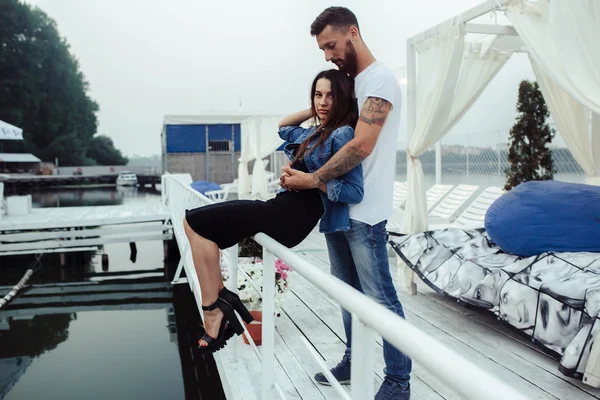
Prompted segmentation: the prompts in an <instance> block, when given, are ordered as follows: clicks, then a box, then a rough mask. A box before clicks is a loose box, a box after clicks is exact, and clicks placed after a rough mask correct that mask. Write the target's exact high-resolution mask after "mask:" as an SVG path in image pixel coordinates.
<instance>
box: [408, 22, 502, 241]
mask: <svg viewBox="0 0 600 400" xmlns="http://www.w3.org/2000/svg"><path fill="white" fill-rule="evenodd" d="M481 48H482V46H481V44H480V43H478V44H471V43H466V44H465V43H464V34H463V33H462V29H461V28H460V26H458V25H449V26H447V27H446V29H445V30H444V31H443V32H442V33H441V34H440V35H439V36H438V37H436V38H434V39H433V40H432V41H431V42H429V43H427V42H426V43H424V44H423V45H421V46H419V47H417V50H418V51H420V53H419V59H418V60H419V62H418V69H417V86H416V95H417V109H416V115H417V120H416V126H415V131H414V132H413V133H412V136H411V138H410V143H409V146H408V154H409V157H410V162H409V167H408V198H407V202H406V209H405V210H406V211H405V213H404V222H403V226H402V231H403V232H405V233H416V232H422V231H424V230H426V229H427V202H426V197H425V188H424V186H423V169H422V167H421V163H420V162H419V160H418V158H417V157H419V156H420V155H421V154H423V153H424V152H425V151H426V150H427V149H428V148H429V147H430V146H432V145H433V144H435V143H436V142H437V141H438V140H440V139H441V138H442V137H443V136H444V135H445V134H446V133H447V132H448V131H449V130H450V129H451V128H452V127H453V126H454V125H455V124H456V123H457V122H458V121H459V120H460V119H461V118H462V116H463V115H464V114H465V112H466V111H467V110H468V109H469V108H470V107H471V105H472V104H473V103H474V102H475V101H476V100H477V98H479V96H480V95H481V93H482V92H483V90H484V89H485V88H486V87H487V85H488V83H489V82H490V81H491V80H492V79H493V78H494V76H496V74H497V73H498V71H499V70H500V69H501V68H502V67H503V66H504V64H505V63H506V61H508V59H509V58H510V54H505V53H499V52H497V51H494V50H490V49H489V48H485V49H484V51H481ZM409 84H411V83H410V82H409Z"/></svg>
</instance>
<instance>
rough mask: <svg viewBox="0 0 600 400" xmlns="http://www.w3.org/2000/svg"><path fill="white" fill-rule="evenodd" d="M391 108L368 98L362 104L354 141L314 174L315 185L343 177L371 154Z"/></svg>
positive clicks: (383, 101)
mask: <svg viewBox="0 0 600 400" xmlns="http://www.w3.org/2000/svg"><path fill="white" fill-rule="evenodd" d="M391 108H392V105H391V104H390V102H389V101H387V100H383V99H380V98H378V97H368V98H367V100H366V101H365V103H364V104H363V107H362V110H361V111H360V116H359V118H358V123H357V124H356V129H355V130H354V139H352V140H351V141H349V142H348V143H346V144H345V145H344V146H343V147H342V148H341V149H340V150H339V151H338V152H337V153H335V154H334V155H333V156H332V157H331V158H330V159H329V161H327V163H325V165H323V166H322V167H321V168H320V169H319V170H318V171H316V172H315V173H314V175H315V177H316V178H317V179H318V181H317V182H316V183H317V185H318V184H320V183H323V182H327V181H328V180H331V179H333V178H337V177H339V176H342V175H344V174H345V173H346V172H348V171H350V170H351V169H352V168H354V167H356V166H357V165H358V164H360V163H361V162H362V161H363V160H364V159H365V158H367V157H368V156H369V154H371V152H372V151H373V149H374V148H375V144H376V143H377V138H378V137H379V133H380V132H381V129H382V128H383V124H385V121H386V119H387V116H388V114H389V112H390V110H391Z"/></svg>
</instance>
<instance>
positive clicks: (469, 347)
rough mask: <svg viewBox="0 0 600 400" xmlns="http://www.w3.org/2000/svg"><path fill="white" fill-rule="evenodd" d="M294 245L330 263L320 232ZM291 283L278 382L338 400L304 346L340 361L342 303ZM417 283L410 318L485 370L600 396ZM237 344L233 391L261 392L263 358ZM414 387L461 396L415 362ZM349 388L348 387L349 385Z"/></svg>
mask: <svg viewBox="0 0 600 400" xmlns="http://www.w3.org/2000/svg"><path fill="white" fill-rule="evenodd" d="M295 250H296V251H298V252H300V253H301V254H303V255H304V256H305V257H306V258H307V259H308V260H310V261H311V262H312V263H314V264H315V265H317V266H319V267H320V268H323V269H325V270H329V260H328V257H327V251H326V248H325V243H324V237H323V236H322V235H320V234H318V233H315V232H313V233H312V234H311V235H310V236H309V237H308V238H307V239H306V240H305V241H304V242H303V243H302V244H300V245H299V246H298V247H297V248H296V249H295ZM390 264H391V266H392V273H393V276H395V275H396V274H395V270H396V267H395V259H390ZM290 288H291V292H289V293H288V296H287V297H286V300H285V302H284V304H283V310H282V315H281V317H280V318H277V320H276V335H275V336H276V337H275V340H276V350H275V354H276V358H277V360H276V366H275V371H276V382H277V383H278V384H279V385H280V386H281V389H282V391H283V392H284V394H285V396H286V398H287V399H310V400H314V399H337V398H339V396H338V395H337V393H336V392H335V391H334V389H332V388H331V387H328V386H322V385H319V384H317V383H315V382H314V381H313V379H312V376H313V375H314V374H315V372H318V371H319V367H318V364H317V363H316V362H315V360H314V359H313V358H312V356H311V354H310V351H309V350H308V349H307V347H306V346H305V344H304V339H306V340H307V341H308V342H309V343H310V345H311V346H312V348H313V349H314V350H315V351H316V352H317V353H318V354H319V355H320V357H322V359H323V360H324V362H325V363H326V364H327V365H329V366H330V367H333V366H335V365H336V364H337V363H338V362H339V361H340V359H341V357H342V354H343V351H344V349H345V345H344V341H345V336H344V330H343V326H342V320H341V316H340V312H339V306H338V305H337V304H336V303H335V302H333V301H331V300H330V299H329V298H328V297H327V296H326V295H324V294H322V293H320V292H319V291H317V290H316V289H314V288H313V287H312V285H311V284H310V283H308V282H307V281H306V280H305V279H304V278H302V277H301V276H299V275H298V274H293V275H292V277H291V282H290ZM418 290H419V293H418V294H417V295H416V296H407V295H404V294H402V293H400V299H401V301H402V304H403V306H404V310H405V313H406V317H407V320H408V321H409V322H410V323H412V324H414V325H415V326H417V327H418V328H420V329H422V330H423V331H425V332H427V333H428V334H430V335H432V336H433V337H435V338H436V339H438V340H440V341H441V342H442V343H444V344H445V345H447V346H449V347H451V348H453V349H454V350H456V351H459V352H460V353H461V354H463V355H464V356H466V357H468V358H470V359H471V360H472V361H474V362H476V363H477V364H478V365H480V366H481V368H482V369H485V370H487V371H489V372H490V373H493V374H495V375H496V376H497V377H499V378H500V379H502V380H503V381H504V382H508V383H510V384H511V385H512V386H513V387H514V388H516V389H517V390H519V391H521V392H522V393H523V394H525V395H527V396H529V397H530V398H531V399H568V400H592V399H600V390H598V389H593V388H591V387H588V386H586V385H583V384H582V383H581V381H577V380H574V379H570V378H567V377H565V376H564V375H562V374H561V373H560V372H559V371H558V362H557V361H556V360H554V359H552V358H550V357H548V356H547V355H545V354H544V353H542V352H541V351H540V350H538V349H537V348H535V347H533V346H532V345H531V344H530V343H528V342H527V340H526V339H524V338H523V337H521V336H519V335H517V334H516V333H515V331H514V330H513V329H511V328H510V327H508V326H506V325H504V324H502V323H500V322H499V321H497V319H496V318H495V317H494V316H491V315H490V314H487V313H484V312H479V311H477V310H471V309H467V308H465V307H463V306H460V305H457V304H456V303H454V302H452V301H449V300H448V299H445V298H443V297H442V296H440V295H438V294H436V293H435V292H433V291H432V290H431V289H429V288H428V287H426V286H425V285H424V284H422V283H421V284H419V289H418ZM239 340H240V342H241V339H239ZM235 348H236V346H227V347H226V350H225V353H226V354H227V358H228V361H229V363H230V364H231V367H232V371H231V373H232V375H233V376H235V380H236V382H237V384H238V388H237V390H236V389H234V391H235V392H236V393H237V394H241V396H240V398H243V399H249V400H253V399H259V398H260V382H261V373H260V363H259V362H258V360H257V357H256V355H255V354H254V353H253V352H252V350H251V348H250V346H247V345H244V344H243V343H241V344H239V345H238V346H237V356H236V354H235ZM377 351H378V360H377V365H376V369H375V371H374V377H375V381H374V384H375V385H376V386H377V387H378V386H379V384H380V383H381V381H382V379H383V350H382V347H381V339H380V338H379V339H378V346H377ZM411 386H412V392H413V395H412V398H413V399H415V400H416V399H421V400H441V399H447V400H458V399H460V398H461V397H460V396H459V395H458V394H456V393H455V392H453V391H451V390H450V389H449V388H448V386H447V385H446V384H445V383H444V382H441V381H440V380H439V379H437V378H435V377H434V376H432V375H431V374H430V373H429V372H428V371H427V370H425V369H424V368H423V367H421V366H420V365H419V364H418V363H414V362H413V373H412V380H411ZM347 388H348V387H347ZM346 390H348V393H349V389H346ZM274 398H276V397H274Z"/></svg>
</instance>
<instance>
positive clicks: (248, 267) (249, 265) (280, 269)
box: [221, 257, 292, 310]
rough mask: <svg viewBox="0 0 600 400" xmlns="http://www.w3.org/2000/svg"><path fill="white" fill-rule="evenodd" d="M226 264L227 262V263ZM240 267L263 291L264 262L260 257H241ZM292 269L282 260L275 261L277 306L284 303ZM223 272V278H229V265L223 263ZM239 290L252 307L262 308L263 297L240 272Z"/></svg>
mask: <svg viewBox="0 0 600 400" xmlns="http://www.w3.org/2000/svg"><path fill="white" fill-rule="evenodd" d="M225 264H226V263H225ZM238 266H239V267H241V268H242V269H243V270H244V271H245V272H246V274H247V275H248V276H249V277H250V279H252V281H253V282H254V283H255V284H256V286H258V287H259V288H260V290H261V292H262V289H263V288H262V279H263V262H262V260H260V259H258V258H252V257H246V258H244V257H240V259H239V264H238ZM291 271H292V269H291V268H290V267H289V266H288V265H287V264H285V263H284V262H283V261H282V260H280V259H277V260H276V261H275V307H276V308H280V307H281V304H282V303H283V300H284V297H285V293H286V291H287V290H288V288H289V277H290V272H291ZM221 272H222V274H223V279H224V280H225V276H226V275H227V277H228V278H229V274H228V273H227V266H224V265H223V263H222V264H221ZM238 291H239V293H238V294H239V296H240V298H241V299H242V301H244V302H247V303H249V304H250V309H254V310H260V308H261V304H262V298H260V297H259V295H258V293H257V292H256V290H255V289H254V287H253V285H251V284H250V283H249V282H248V278H247V277H246V275H244V274H242V273H238Z"/></svg>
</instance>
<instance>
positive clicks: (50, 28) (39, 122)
mask: <svg viewBox="0 0 600 400" xmlns="http://www.w3.org/2000/svg"><path fill="white" fill-rule="evenodd" d="M88 91H89V84H88V82H87V81H86V79H85V76H84V75H83V73H82V72H81V70H80V68H79V63H78V61H77V59H76V58H75V56H74V55H73V54H72V53H71V51H70V48H69V44H68V43H67V41H66V40H65V39H64V38H62V37H61V36H60V34H59V32H58V29H57V26H56V22H55V21H54V20H52V19H51V18H50V17H49V16H48V15H47V14H46V13H44V12H43V11H42V10H40V9H39V8H37V7H31V6H30V5H28V4H25V3H23V2H21V1H19V0H3V1H2V2H1V3H0V120H3V121H5V122H8V123H9V124H12V125H15V126H18V127H20V128H22V129H23V139H24V140H23V141H5V142H3V143H2V147H3V149H2V151H4V152H13V153H14V152H27V153H33V154H34V155H36V156H37V157H39V158H40V159H41V160H43V161H54V160H55V158H58V160H59V163H60V165H64V166H72V165H123V164H127V161H128V160H127V157H124V156H123V154H122V153H121V151H119V150H118V149H116V148H115V146H114V144H113V141H112V140H111V139H110V138H109V137H107V136H103V135H96V133H97V128H98V120H97V117H96V113H97V112H98V109H99V108H98V104H97V103H96V102H95V101H94V100H93V99H92V98H90V96H89V95H88Z"/></svg>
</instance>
